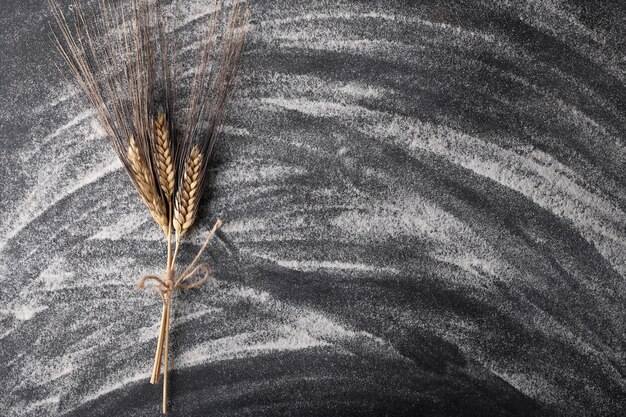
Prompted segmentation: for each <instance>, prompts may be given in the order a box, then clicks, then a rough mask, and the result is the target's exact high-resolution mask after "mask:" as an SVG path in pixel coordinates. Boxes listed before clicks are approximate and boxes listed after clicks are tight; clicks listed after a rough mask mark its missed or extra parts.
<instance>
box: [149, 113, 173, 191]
mask: <svg viewBox="0 0 626 417" xmlns="http://www.w3.org/2000/svg"><path fill="white" fill-rule="evenodd" d="M154 149H155V151H156V155H155V156H156V162H157V172H158V174H159V184H160V186H161V190H163V194H165V197H166V198H167V199H168V201H171V200H172V195H173V194H174V180H175V178H176V172H175V170H174V162H173V158H172V141H171V140H170V131H169V127H168V125H167V118H166V116H165V113H159V114H158V115H157V117H156V119H155V120H154Z"/></svg>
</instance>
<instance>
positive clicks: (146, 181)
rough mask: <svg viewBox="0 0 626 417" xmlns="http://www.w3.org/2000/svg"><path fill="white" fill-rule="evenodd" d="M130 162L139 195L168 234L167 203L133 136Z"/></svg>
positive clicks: (129, 156)
mask: <svg viewBox="0 0 626 417" xmlns="http://www.w3.org/2000/svg"><path fill="white" fill-rule="evenodd" d="M128 162H129V163H130V168H131V169H130V170H131V175H132V177H133V180H134V181H135V184H136V185H137V189H138V190H139V195H141V198H142V200H143V202H144V203H145V205H146V206H147V207H148V209H149V210H150V214H152V217H153V218H154V221H156V222H157V224H158V225H159V226H161V229H163V233H165V234H167V232H168V226H169V224H168V223H169V221H168V219H167V214H166V209H165V205H164V204H163V200H162V199H161V197H160V196H159V194H158V191H157V188H156V187H155V184H154V179H153V178H152V174H151V172H150V170H149V169H148V165H147V164H146V161H145V160H144V158H143V157H142V156H141V153H140V151H139V146H138V145H137V142H136V141H135V138H133V137H131V138H130V141H129V143H128Z"/></svg>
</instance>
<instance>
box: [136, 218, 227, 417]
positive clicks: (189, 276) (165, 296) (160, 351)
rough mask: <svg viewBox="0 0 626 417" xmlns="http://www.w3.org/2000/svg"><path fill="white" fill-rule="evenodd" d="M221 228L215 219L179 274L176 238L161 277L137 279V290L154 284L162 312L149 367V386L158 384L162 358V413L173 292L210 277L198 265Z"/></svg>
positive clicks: (205, 268) (165, 403)
mask: <svg viewBox="0 0 626 417" xmlns="http://www.w3.org/2000/svg"><path fill="white" fill-rule="evenodd" d="M221 225H222V221H221V220H220V219H217V221H216V222H215V225H214V226H213V229H212V230H211V233H209V236H208V237H207V238H206V240H205V241H204V244H203V245H202V247H201V248H200V250H199V251H198V253H197V254H196V256H195V257H194V258H193V260H192V261H191V263H190V264H189V265H187V267H186V268H185V269H184V270H183V271H182V272H181V273H180V274H176V268H175V266H174V265H175V262H176V254H177V253H178V247H179V243H180V241H179V237H180V236H177V237H176V250H175V252H174V257H173V258H172V259H171V262H168V268H167V269H166V271H165V273H164V276H163V278H161V277H160V276H157V275H146V276H144V277H143V278H141V279H140V280H139V282H138V283H137V286H138V287H139V288H145V286H146V283H147V282H148V281H153V282H155V283H156V285H151V286H150V288H152V289H154V290H155V291H156V292H157V293H158V294H159V295H160V296H161V299H162V300H163V313H162V316H161V327H160V329H159V338H158V341H157V350H156V353H155V357H154V367H153V368H152V376H151V378H150V382H151V383H152V384H158V383H159V379H160V377H161V360H162V359H163V413H166V411H167V379H168V378H167V369H168V350H169V334H170V313H171V308H172V295H173V293H174V291H176V290H177V289H189V288H195V287H198V286H200V285H202V284H204V283H205V282H206V281H208V280H209V278H210V274H211V268H209V265H207V264H206V263H204V262H200V263H198V261H199V260H200V257H201V256H202V253H203V252H204V250H205V249H206V247H207V245H208V244H209V242H210V241H211V239H212V238H213V236H215V232H216V231H217V229H219V228H220V227H221ZM201 272H203V275H202V277H201V278H199V279H196V280H194V279H193V277H195V276H197V275H198V274H199V273H201Z"/></svg>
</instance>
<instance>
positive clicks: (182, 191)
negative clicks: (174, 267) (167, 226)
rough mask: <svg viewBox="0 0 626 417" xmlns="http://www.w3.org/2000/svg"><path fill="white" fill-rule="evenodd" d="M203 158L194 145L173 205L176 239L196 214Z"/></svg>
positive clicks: (191, 222) (187, 228)
mask: <svg viewBox="0 0 626 417" xmlns="http://www.w3.org/2000/svg"><path fill="white" fill-rule="evenodd" d="M202 162H203V156H202V153H201V152H200V148H199V147H198V145H194V146H193V148H192V149H191V153H190V154H189V157H188V158H187V161H186V163H185V168H184V172H183V177H182V180H181V182H180V188H179V189H178V192H177V193H176V202H175V203H174V218H173V220H174V221H173V223H174V230H176V234H177V239H179V238H180V236H182V235H184V234H185V232H187V230H189V228H190V227H191V225H192V224H193V222H194V220H195V219H196V214H197V212H198V200H199V197H200V185H201V184H200V183H201V179H202V178H201V175H202V168H203V167H202Z"/></svg>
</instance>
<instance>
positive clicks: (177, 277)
mask: <svg viewBox="0 0 626 417" xmlns="http://www.w3.org/2000/svg"><path fill="white" fill-rule="evenodd" d="M221 226H222V221H221V220H220V219H218V220H217V222H215V225H214V226H213V229H212V230H211V233H209V236H207V238H206V240H205V241H204V244H203V245H202V247H201V248H200V250H199V251H198V253H197V254H196V256H195V258H193V260H192V261H191V263H190V264H189V265H188V266H187V268H185V269H184V270H183V272H181V273H180V274H176V271H175V270H174V269H169V270H166V271H165V273H164V276H163V278H161V277H160V276H158V275H146V276H144V277H143V278H141V279H140V280H139V282H138V283H137V287H139V288H142V289H143V288H145V284H146V283H147V282H148V281H154V282H156V284H157V285H156V286H151V288H153V289H154V290H155V291H156V292H157V293H158V294H159V295H160V296H161V298H162V299H163V302H167V300H169V299H170V298H171V296H172V294H173V293H174V291H175V290H177V289H190V288H195V287H198V286H200V285H202V284H204V283H205V282H206V281H208V280H209V278H210V276H211V268H210V267H209V265H208V264H207V263H205V262H202V263H198V261H199V260H200V257H201V256H202V253H203V252H204V250H205V249H206V247H207V245H208V244H209V242H210V241H211V239H213V236H215V232H216V231H217V229H219V228H220V227H221ZM201 271H204V275H203V276H202V278H200V279H197V280H195V281H191V278H193V277H194V276H195V275H196V274H197V273H198V272H201Z"/></svg>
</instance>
